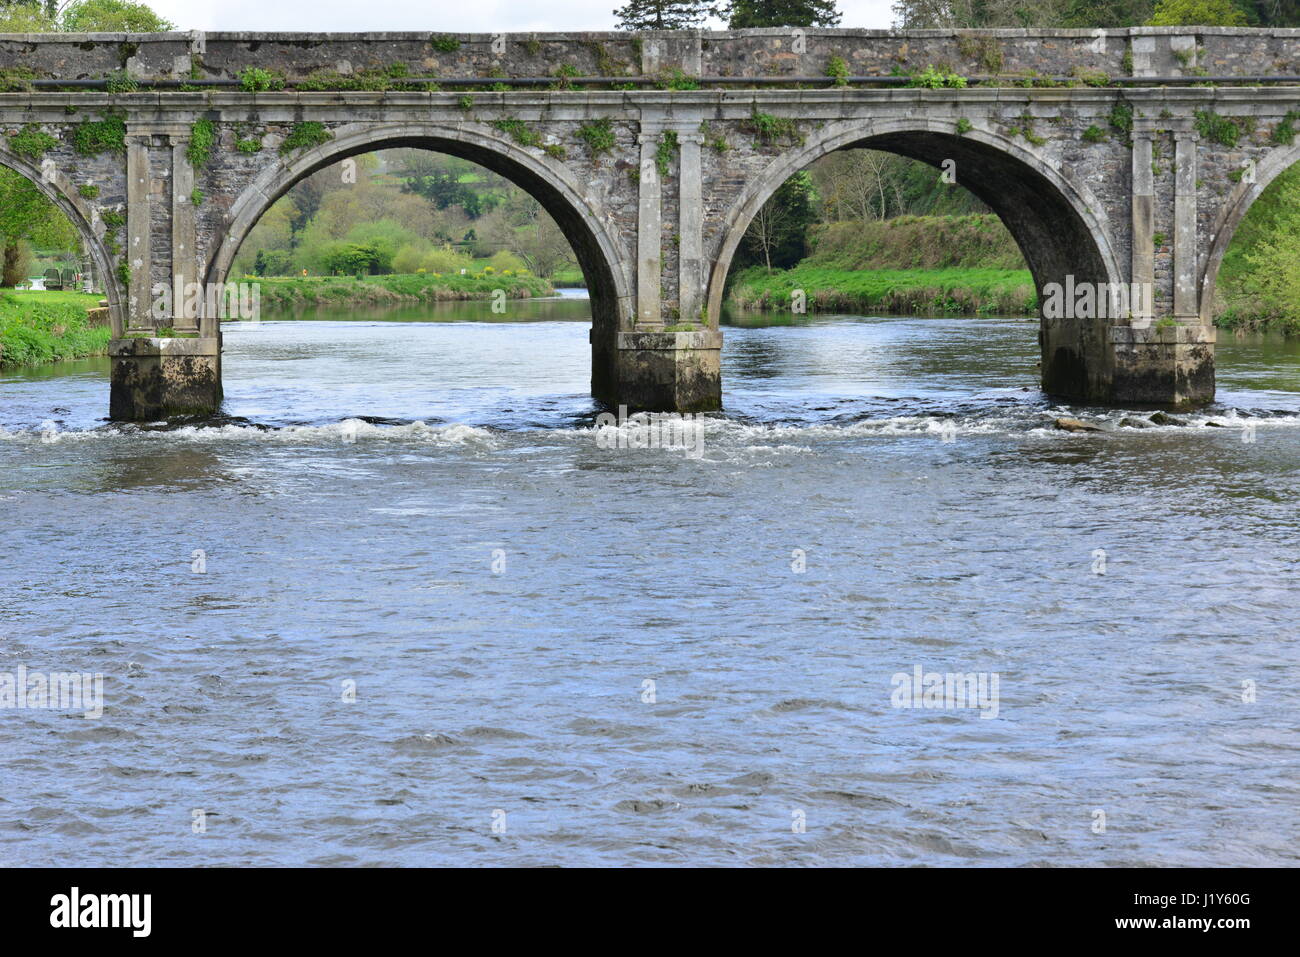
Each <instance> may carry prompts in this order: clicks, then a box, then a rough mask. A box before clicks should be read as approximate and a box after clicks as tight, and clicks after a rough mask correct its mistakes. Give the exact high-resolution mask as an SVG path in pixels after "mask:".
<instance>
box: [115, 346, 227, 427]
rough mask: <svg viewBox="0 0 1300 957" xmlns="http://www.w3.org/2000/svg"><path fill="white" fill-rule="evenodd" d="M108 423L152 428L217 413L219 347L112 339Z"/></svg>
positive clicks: (219, 401)
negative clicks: (162, 422)
mask: <svg viewBox="0 0 1300 957" xmlns="http://www.w3.org/2000/svg"><path fill="white" fill-rule="evenodd" d="M108 353H109V356H110V357H111V362H112V373H111V382H110V385H109V409H108V415H109V418H110V419H112V420H114V421H118V422H153V421H157V420H159V419H165V418H168V417H170V416H174V415H212V414H214V413H216V412H217V410H218V409H220V408H221V399H222V390H221V341H220V339H218V338H216V337H215V336H209V337H204V338H173V339H161V338H145V337H135V338H129V339H114V340H113V341H112V342H110V343H109V348H108Z"/></svg>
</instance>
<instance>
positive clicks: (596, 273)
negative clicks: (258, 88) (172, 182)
mask: <svg viewBox="0 0 1300 957" xmlns="http://www.w3.org/2000/svg"><path fill="white" fill-rule="evenodd" d="M333 133H334V136H333V138H332V139H330V140H328V141H327V142H325V143H323V144H321V145H319V146H315V147H313V148H311V149H309V150H306V151H304V152H303V153H301V154H300V155H297V156H295V157H293V158H292V159H286V160H281V161H280V162H278V163H276V164H274V165H272V166H270V167H268V168H266V169H264V170H262V172H261V173H260V174H258V176H257V177H256V178H255V179H254V180H253V182H252V183H250V184H249V185H248V186H247V187H245V189H244V190H243V192H242V193H240V195H239V197H238V198H237V199H236V200H235V203H234V205H233V206H232V207H231V209H230V211H229V213H228V214H227V216H226V221H225V227H224V229H223V231H222V236H221V239H220V242H219V243H218V245H217V247H216V251H215V252H214V253H212V254H211V259H210V262H209V265H208V268H207V270H206V273H205V275H206V279H207V281H208V282H214V283H215V282H224V281H225V279H226V277H227V275H228V274H229V272H230V267H231V265H232V264H233V262H234V258H235V254H236V252H237V251H238V250H239V246H240V244H241V243H243V241H244V239H245V238H246V237H247V236H248V233H249V232H250V231H251V230H252V228H253V226H254V225H256V224H257V221H258V220H259V219H261V217H262V214H263V213H265V212H266V210H267V209H269V208H270V206H271V204H272V203H274V202H275V201H276V200H277V199H279V198H280V197H281V196H283V195H284V194H285V193H287V192H288V191H289V189H290V188H291V187H292V186H293V185H294V184H295V183H297V182H298V181H299V180H301V179H303V178H304V177H306V176H308V175H310V174H312V173H314V172H316V171H317V170H319V169H322V168H324V167H326V166H329V165H331V164H333V163H337V162H339V161H340V160H343V159H346V158H348V157H349V156H356V155H359V154H361V153H370V152H374V151H375V150H381V149H392V148H398V147H414V148H418V149H427V150H432V151H435V152H439V153H446V154H448V155H451V156H458V157H461V158H462V159H467V160H470V161H472V162H475V163H478V164H479V165H480V166H484V167H486V168H487V169H490V170H492V171H493V172H496V173H499V174H500V175H502V176H504V177H505V178H506V179H509V180H510V181H511V182H513V183H515V185H517V186H519V187H520V188H521V189H523V190H525V191H526V192H527V193H529V195H531V196H532V197H533V198H534V199H536V200H537V201H538V202H540V203H541V204H542V206H543V207H544V208H545V209H546V211H547V212H548V213H550V214H551V216H552V217H553V218H554V219H555V221H556V223H557V224H559V226H560V228H561V229H563V230H564V233H565V235H566V237H567V238H568V240H569V243H570V244H571V245H572V247H573V251H574V253H575V254H576V255H577V257H578V264H579V266H581V268H582V271H583V275H584V276H585V277H586V280H587V284H588V288H589V290H590V292H591V309H592V327H593V343H595V342H596V341H597V340H603V339H606V338H607V339H609V340H610V341H611V342H612V340H613V338H614V337H615V335H616V334H617V332H618V330H620V329H626V328H630V323H631V316H632V314H633V308H634V307H633V296H632V292H631V289H632V282H631V277H630V275H629V274H628V271H627V270H628V263H629V262H630V259H631V257H630V256H629V255H628V253H627V252H626V250H624V249H623V248H622V247H621V245H620V244H619V243H618V241H617V240H616V239H615V238H614V236H613V235H612V234H611V233H610V231H609V229H608V228H607V226H606V223H605V221H604V219H603V218H602V216H601V214H600V211H599V208H598V206H597V204H596V201H595V200H593V199H591V198H589V197H588V196H587V195H586V194H585V192H584V190H583V188H582V186H581V184H580V181H579V179H578V178H577V177H576V176H575V175H574V174H573V172H572V171H571V170H570V169H569V168H568V167H566V166H565V165H564V164H563V163H561V162H559V161H557V160H555V159H553V158H551V157H549V156H546V155H539V153H538V152H535V151H531V150H528V149H525V148H523V147H521V146H519V145H518V144H516V143H514V142H513V141H511V140H509V139H507V138H506V137H504V136H501V135H500V134H498V133H497V131H495V130H493V129H492V128H491V127H487V126H484V125H481V124H473V123H464V124H456V125H445V124H436V123H428V124H425V123H352V124H348V125H346V126H342V127H338V128H336V129H334V130H333Z"/></svg>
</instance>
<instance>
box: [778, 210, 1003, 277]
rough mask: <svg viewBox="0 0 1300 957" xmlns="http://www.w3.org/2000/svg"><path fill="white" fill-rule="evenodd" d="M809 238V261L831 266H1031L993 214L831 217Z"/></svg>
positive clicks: (853, 268)
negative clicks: (849, 219) (844, 220)
mask: <svg viewBox="0 0 1300 957" xmlns="http://www.w3.org/2000/svg"><path fill="white" fill-rule="evenodd" d="M808 241H809V244H810V246H811V247H812V252H811V253H810V255H809V256H808V258H807V259H805V260H804V264H808V265H814V266H821V267H825V268H828V269H842V270H858V269H871V270H882V269H883V270H898V269H957V268H961V269H1004V270H1005V269H1025V268H1026V266H1025V257H1024V256H1022V255H1021V253H1020V247H1019V246H1017V245H1016V241H1015V240H1014V239H1012V238H1011V233H1009V232H1007V227H1006V226H1004V225H1002V220H1000V219H998V218H997V217H996V216H993V215H991V214H982V215H981V214H972V215H969V216H898V217H896V218H894V219H886V220H884V221H881V222H867V223H863V222H847V223H827V224H825V225H822V226H816V227H814V228H813V229H812V230H811V231H810V233H809V236H808Z"/></svg>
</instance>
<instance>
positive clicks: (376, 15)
mask: <svg viewBox="0 0 1300 957" xmlns="http://www.w3.org/2000/svg"><path fill="white" fill-rule="evenodd" d="M146 2H148V3H149V5H150V6H151V7H153V9H155V10H156V11H158V13H160V14H162V15H163V16H165V17H167V19H169V20H171V21H172V22H174V23H175V24H176V25H177V27H178V28H180V29H182V30H264V31H268V32H271V31H281V32H284V31H292V32H313V33H314V32H320V31H337V32H362V31H374V30H402V31H405V30H410V31H426V30H427V31H429V32H430V33H527V32H533V31H545V30H612V29H614V13H613V11H614V9H615V8H617V7H619V6H622V5H623V3H624V2H626V0H559V2H555V3H552V4H539V3H538V2H537V0H475V2H473V3H470V4H468V5H460V6H453V5H452V4H451V3H450V2H449V0H435V2H434V3H433V4H430V3H429V2H428V0H381V2H377V3H369V4H366V3H362V2H359V0H146ZM891 2H892V0H839V8H840V11H841V12H842V13H843V14H844V19H843V20H841V21H840V26H842V27H854V28H867V29H877V30H880V29H886V28H888V27H889V25H890V22H891V20H892V16H891V15H890V12H889V7H890V4H891Z"/></svg>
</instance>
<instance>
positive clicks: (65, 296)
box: [0, 291, 112, 367]
mask: <svg viewBox="0 0 1300 957" xmlns="http://www.w3.org/2000/svg"><path fill="white" fill-rule="evenodd" d="M99 300H100V296H99V295H97V294H87V293H81V292H44V291H34V292H14V291H6V292H0V367H10V366H20V365H37V364H40V363H46V362H58V361H60V360H64V359H83V358H85V357H87V356H102V355H106V354H107V353H108V341H109V339H111V338H112V330H111V329H109V327H108V326H107V325H92V324H91V321H90V317H89V315H88V313H87V310H90V309H95V308H97V307H98V305H99Z"/></svg>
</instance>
